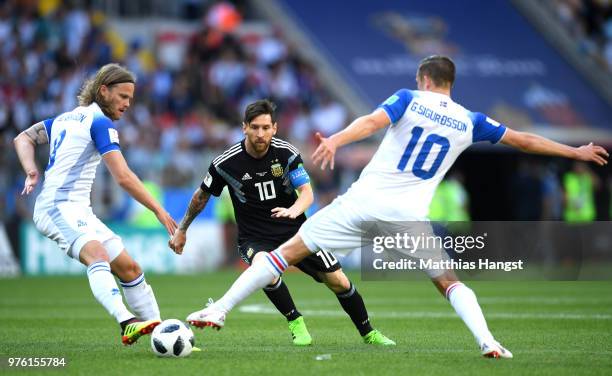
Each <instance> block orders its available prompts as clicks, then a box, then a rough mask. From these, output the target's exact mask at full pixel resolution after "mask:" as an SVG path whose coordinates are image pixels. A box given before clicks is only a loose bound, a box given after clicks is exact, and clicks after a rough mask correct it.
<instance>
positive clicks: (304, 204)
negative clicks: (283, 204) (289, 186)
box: [272, 183, 314, 219]
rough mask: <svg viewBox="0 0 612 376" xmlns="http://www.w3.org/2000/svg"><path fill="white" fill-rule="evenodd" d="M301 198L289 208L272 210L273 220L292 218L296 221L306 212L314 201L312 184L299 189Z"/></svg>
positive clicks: (303, 185)
mask: <svg viewBox="0 0 612 376" xmlns="http://www.w3.org/2000/svg"><path fill="white" fill-rule="evenodd" d="M297 191H298V192H299V197H298V198H297V200H295V202H294V203H293V205H291V207H289V208H280V207H279V208H274V209H272V217H273V218H281V217H285V218H291V219H295V218H297V217H299V216H300V215H301V214H302V213H304V212H305V211H306V209H308V208H309V207H310V205H312V203H313V201H314V194H313V193H312V186H311V185H310V183H306V184H302V185H300V186H299V187H298V188H297Z"/></svg>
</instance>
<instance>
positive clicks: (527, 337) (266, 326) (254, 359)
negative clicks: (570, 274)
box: [0, 271, 612, 376]
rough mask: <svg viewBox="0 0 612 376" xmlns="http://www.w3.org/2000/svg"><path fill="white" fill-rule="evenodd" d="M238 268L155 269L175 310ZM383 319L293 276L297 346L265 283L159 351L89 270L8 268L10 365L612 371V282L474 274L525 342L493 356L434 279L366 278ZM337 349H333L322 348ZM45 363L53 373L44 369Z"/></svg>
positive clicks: (0, 343) (150, 371)
mask: <svg viewBox="0 0 612 376" xmlns="http://www.w3.org/2000/svg"><path fill="white" fill-rule="evenodd" d="M236 276H237V272H233V271H232V272H218V273H212V274H203V275H198V276H154V275H151V276H148V277H147V279H148V280H149V282H150V283H151V285H152V286H153V288H154V289H155V292H156V295H157V299H158V302H159V305H160V308H161V310H162V315H163V316H164V317H165V318H180V319H184V318H185V316H186V315H187V314H188V313H190V312H192V311H194V310H196V309H199V308H200V307H202V306H203V305H204V303H205V302H206V300H207V298H208V297H209V296H211V297H214V298H217V297H219V296H220V295H221V294H222V293H223V292H224V291H225V290H226V289H227V288H228V287H229V286H230V284H231V283H232V282H233V280H234V278H235V277H236ZM351 277H352V278H353V280H354V282H355V283H356V284H357V287H358V289H359V291H360V292H361V294H362V295H363V297H364V300H365V302H366V305H367V306H368V309H369V312H370V315H371V320H372V322H373V324H374V326H375V327H377V328H379V329H380V330H381V331H382V332H383V333H385V334H386V335H387V336H389V337H390V338H392V339H394V340H395V341H396V342H397V343H398V345H397V347H395V348H376V347H371V346H366V345H364V344H363V343H362V342H361V338H360V337H359V336H358V333H357V332H356V330H355V329H354V328H353V326H352V323H351V322H350V320H349V319H348V317H346V316H345V314H344V312H343V311H341V307H340V305H339V304H338V303H337V300H336V299H335V297H334V296H333V295H332V294H331V293H330V292H329V291H328V290H327V289H326V288H325V287H324V286H322V285H318V284H316V283H314V282H313V281H312V280H311V279H310V278H308V277H306V276H304V275H302V274H299V273H288V275H287V276H286V277H285V280H286V281H287V284H288V286H289V288H290V290H291V291H292V294H293V296H294V299H295V301H296V304H297V305H298V309H300V310H301V311H302V313H303V314H304V316H305V318H306V322H307V324H308V327H309V329H310V332H311V334H312V336H313V338H314V344H313V346H310V347H308V348H295V347H293V346H292V345H291V339H290V335H289V332H288V330H287V325H286V323H285V321H284V319H283V318H282V317H281V316H280V315H279V314H276V313H274V311H273V307H272V305H271V304H270V303H268V302H267V300H266V299H265V296H264V295H263V293H260V292H259V293H256V294H254V295H253V296H252V297H250V298H249V299H248V300H246V301H245V302H244V303H243V304H242V305H241V306H239V307H238V308H237V309H235V310H234V312H232V313H231V315H230V316H229V317H228V319H227V321H226V327H225V328H224V329H223V330H221V331H220V332H216V331H213V330H209V329H206V330H204V331H202V330H194V331H195V333H196V343H197V344H198V345H199V346H201V347H202V348H203V351H202V352H199V353H192V355H191V356H190V357H188V358H184V359H163V358H157V357H155V356H154V355H153V353H152V352H151V350H150V341H149V337H144V338H142V339H141V340H140V342H139V343H137V344H136V345H134V346H132V347H124V346H122V345H121V344H120V338H119V327H118V326H117V325H116V324H115V323H114V321H113V320H112V319H111V318H110V317H109V316H108V315H107V314H106V312H105V311H104V310H103V308H102V307H101V306H100V305H99V304H97V303H96V302H95V300H94V298H93V296H92V295H91V293H90V291H89V285H88V283H87V279H86V278H85V276H81V277H44V278H43V277H41V278H19V279H3V280H0V356H1V357H4V358H3V362H5V364H2V365H0V373H2V374H6V373H11V374H44V375H52V374H82V375H96V376H98V375H120V374H122V375H195V374H198V375H240V374H250V375H268V374H269V375H281V374H287V375H351V376H355V375H491V374H493V375H526V374H529V375H610V374H612V293H611V292H610V291H611V290H612V283H611V282H530V283H528V282H521V283H517V282H511V283H510V282H472V283H469V285H470V286H471V287H472V288H473V289H474V290H475V291H476V294H477V296H478V297H479V300H480V303H481V306H482V308H483V310H484V312H485V315H486V316H487V319H488V323H489V326H490V328H491V330H492V331H493V333H494V334H495V336H496V337H497V338H498V339H499V340H500V341H501V342H502V343H503V344H504V345H505V346H506V347H508V349H510V350H511V351H512V352H513V353H514V357H515V358H514V359H512V360H494V359H484V358H481V357H480V356H479V351H478V349H477V348H476V345H475V343H474V340H473V338H472V336H471V334H470V333H469V331H468V330H467V328H466V327H465V326H464V325H463V323H462V322H461V320H460V319H459V318H458V317H457V316H456V315H455V314H454V311H453V310H452V308H451V307H450V305H449V304H448V303H447V302H446V301H445V300H444V299H443V298H442V297H441V296H440V295H439V294H438V293H437V292H436V291H435V289H434V287H433V285H431V284H430V283H428V282H421V281H420V282H361V281H359V276H358V275H351ZM323 354H330V355H331V358H330V359H327V360H316V357H317V355H323ZM7 356H20V357H35V356H44V357H49V356H57V357H65V358H66V359H67V363H68V364H67V366H66V367H65V368H62V369H55V370H44V371H43V370H40V369H38V370H36V369H30V370H27V369H9V368H8V367H7V366H6V357H7ZM43 372H44V373H43Z"/></svg>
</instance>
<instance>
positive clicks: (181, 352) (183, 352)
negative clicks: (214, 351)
mask: <svg viewBox="0 0 612 376" xmlns="http://www.w3.org/2000/svg"><path fill="white" fill-rule="evenodd" d="M194 343H195V342H194V338H193V332H192V331H191V328H190V327H189V326H188V325H187V324H186V323H184V322H183V321H180V320H177V319H169V320H164V321H162V322H161V323H160V324H159V325H157V326H156V327H155V329H153V333H151V348H152V349H153V352H154V353H155V355H157V356H163V357H174V358H179V357H184V356H188V355H189V354H191V350H193V346H194Z"/></svg>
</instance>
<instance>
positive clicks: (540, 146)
mask: <svg viewBox="0 0 612 376" xmlns="http://www.w3.org/2000/svg"><path fill="white" fill-rule="evenodd" d="M501 143H503V144H505V145H508V146H511V147H513V148H516V149H518V150H521V151H524V152H526V153H534V154H544V155H552V156H556V157H565V158H571V159H576V160H579V161H585V162H594V163H597V164H598V165H600V166H603V165H606V164H608V156H609V155H608V152H607V151H606V149H604V148H602V147H601V146H598V145H593V143H592V142H591V143H590V144H588V145H582V146H580V147H577V148H576V147H572V146H569V145H565V144H560V143H558V142H555V141H552V140H549V139H547V138H545V137H542V136H538V135H536V134H533V133H527V132H517V131H514V130H512V129H510V128H508V129H506V132H505V133H504V135H503V137H502V139H501Z"/></svg>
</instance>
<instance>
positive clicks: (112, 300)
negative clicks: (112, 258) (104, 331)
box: [87, 261, 134, 323]
mask: <svg viewBox="0 0 612 376" xmlns="http://www.w3.org/2000/svg"><path fill="white" fill-rule="evenodd" d="M87 278H89V286H90V287H91V291H92V292H93V294H94V296H95V297H96V300H98V302H100V304H102V305H103V306H104V308H106V310H107V311H108V313H110V314H111V315H112V316H113V317H114V318H115V320H117V322H119V323H121V322H123V321H125V320H129V319H131V318H133V317H134V315H133V314H132V313H131V312H130V311H128V309H127V308H126V307H125V305H124V304H123V299H122V298H121V292H120V291H119V287H118V286H117V282H116V281H115V277H113V275H112V274H111V268H110V265H109V264H108V262H106V261H98V262H94V263H93V264H91V265H89V266H88V267H87Z"/></svg>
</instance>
